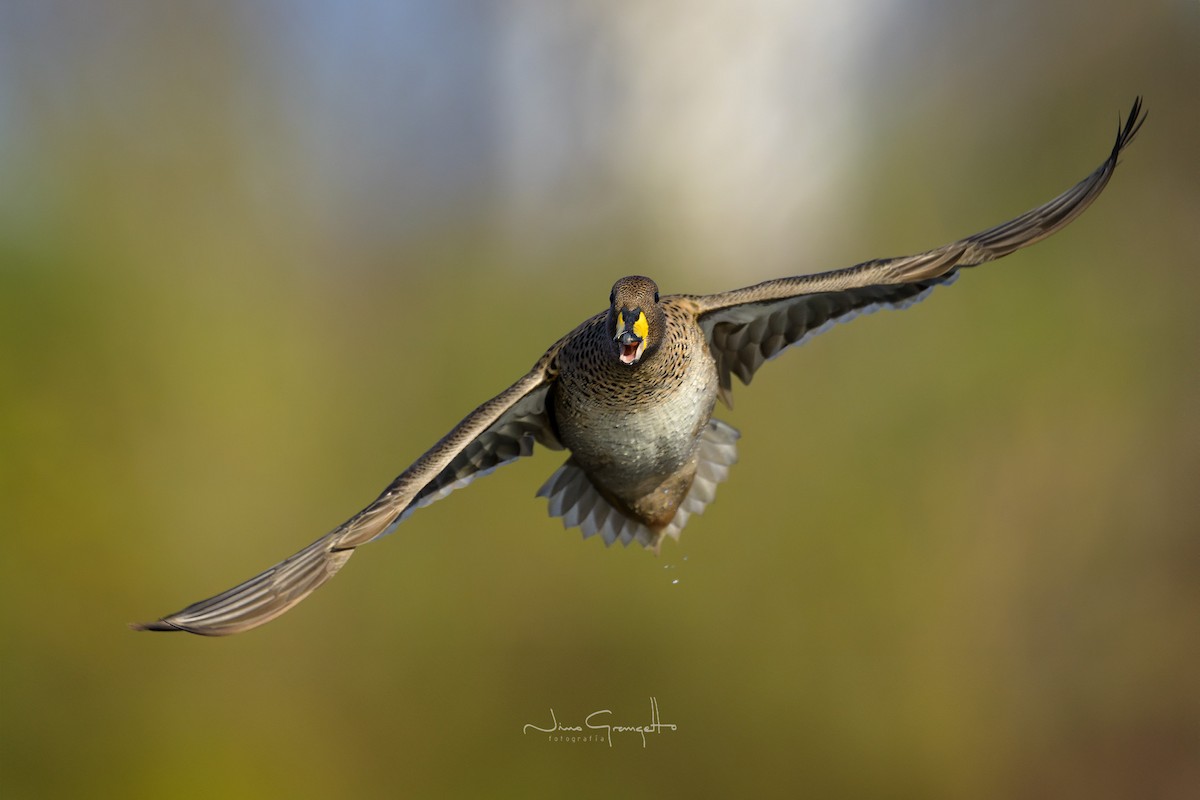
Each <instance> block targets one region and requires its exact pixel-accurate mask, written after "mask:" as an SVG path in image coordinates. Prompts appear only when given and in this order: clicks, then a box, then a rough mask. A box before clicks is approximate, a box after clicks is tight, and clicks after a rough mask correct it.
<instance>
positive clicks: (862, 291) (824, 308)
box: [671, 97, 1146, 403]
mask: <svg viewBox="0 0 1200 800" xmlns="http://www.w3.org/2000/svg"><path fill="white" fill-rule="evenodd" d="M1145 119H1146V117H1145V114H1144V113H1143V112H1142V100H1141V98H1140V97H1139V98H1137V99H1136V100H1135V101H1134V103H1133V107H1132V108H1131V109H1130V111H1129V117H1128V119H1127V120H1126V121H1125V124H1124V126H1121V125H1118V133H1117V139H1116V142H1115V143H1114V145H1113V148H1112V151H1111V153H1110V154H1109V156H1108V158H1107V159H1105V161H1104V163H1103V164H1101V165H1100V166H1099V167H1097V168H1096V169H1095V171H1093V172H1092V174H1091V175H1089V176H1088V177H1086V178H1084V179H1083V180H1082V181H1080V182H1079V183H1078V184H1076V185H1075V186H1073V187H1071V188H1070V189H1068V190H1067V191H1066V192H1063V193H1062V194H1061V195H1059V196H1058V197H1055V198H1054V199H1053V200H1050V201H1049V202H1047V203H1044V204H1042V205H1040V206H1038V207H1037V208H1034V209H1031V210H1029V211H1027V212H1025V213H1024V214H1021V215H1020V216H1018V217H1015V218H1014V219H1011V220H1009V221H1007V222H1003V223H1001V224H999V225H996V226H993V227H991V228H988V229H987V230H984V231H980V232H979V233H976V234H974V235H972V236H968V237H966V238H965V239H960V240H959V241H956V242H951V243H950V244H947V245H944V246H942V247H939V248H936V249H934V250H929V251H926V252H924V253H917V254H915V255H910V256H902V257H899V258H883V259H875V260H872V261H866V262H863V263H861V264H856V265H854V266H852V267H847V268H845V269H839V270H833V271H830V272H822V273H817V274H814V275H801V276H798V277H794V278H780V279H778V280H772V281H766V282H765V283H760V284H756V285H754V286H748V287H746V288H744V289H735V290H733V291H730V292H722V293H720V294H711V295H676V296H675V297H674V298H671V299H672V300H675V301H676V302H683V303H685V304H688V305H689V306H690V307H691V308H693V309H694V312H693V313H695V314H696V315H697V317H698V319H699V322H700V325H701V327H702V328H703V329H704V331H705V334H706V335H707V337H708V341H709V345H710V347H711V348H712V351H713V355H714V357H715V358H716V361H717V369H718V373H719V377H720V382H721V396H722V398H723V399H724V400H725V401H726V402H727V403H728V402H729V401H730V400H731V389H732V379H731V376H733V375H736V376H737V377H738V378H739V379H740V380H741V381H742V382H743V383H749V382H750V379H751V378H752V377H753V375H754V373H755V372H756V371H757V370H758V368H759V367H761V366H762V365H763V364H764V363H765V362H766V361H767V360H768V359H770V358H773V357H774V356H776V355H778V354H779V353H780V352H782V351H783V350H784V349H785V348H787V347H790V346H793V345H797V344H800V343H802V342H803V341H805V340H806V339H808V337H809V336H812V335H814V334H816V333H819V332H821V331H823V330H825V329H826V328H828V326H829V325H831V324H833V323H834V322H843V321H846V320H848V319H852V318H853V317H854V316H857V315H858V314H863V313H870V312H872V311H875V310H878V309H880V308H904V307H907V306H909V305H912V304H913V303H916V302H919V301H920V300H922V299H924V298H925V297H926V296H927V295H928V294H929V292H930V291H932V290H933V288H934V287H935V286H938V285H941V284H948V283H950V282H951V281H953V280H954V278H955V277H956V275H957V271H958V270H959V269H961V268H963V267H973V266H977V265H979V264H984V263H986V262H988V261H993V260H995V259H997V258H1002V257H1004V256H1006V255H1008V254H1010V253H1013V252H1015V251H1017V250H1020V249H1021V248H1023V247H1028V246H1029V245H1031V244H1034V243H1035V242H1039V241H1041V240H1042V239H1045V238H1046V237H1047V236H1050V235H1052V234H1054V233H1056V232H1057V231H1059V230H1061V229H1062V228H1063V227H1065V226H1066V225H1067V224H1068V223H1069V222H1071V221H1072V220H1073V219H1075V218H1076V217H1077V216H1079V215H1080V214H1081V213H1083V211H1084V209H1086V208H1087V207H1088V206H1090V205H1091V204H1092V202H1093V201H1094V200H1095V199H1096V198H1097V197H1098V196H1099V195H1100V192H1101V191H1103V190H1104V187H1105V186H1106V185H1107V184H1108V181H1109V178H1111V177H1112V174H1113V171H1114V170H1115V169H1116V167H1117V160H1118V157H1119V156H1120V154H1121V151H1122V150H1124V149H1125V148H1126V147H1127V146H1128V145H1129V143H1130V142H1131V141H1133V138H1134V136H1136V135H1137V132H1138V130H1139V129H1140V128H1141V126H1142V123H1143V122H1144V121H1145Z"/></svg>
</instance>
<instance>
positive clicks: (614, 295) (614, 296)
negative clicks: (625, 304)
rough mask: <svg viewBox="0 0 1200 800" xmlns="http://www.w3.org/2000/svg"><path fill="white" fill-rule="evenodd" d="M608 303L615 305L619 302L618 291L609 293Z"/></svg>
mask: <svg viewBox="0 0 1200 800" xmlns="http://www.w3.org/2000/svg"><path fill="white" fill-rule="evenodd" d="M608 304H609V305H610V306H615V305H616V304H617V293H616V292H609V293H608Z"/></svg>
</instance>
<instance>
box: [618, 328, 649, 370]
mask: <svg viewBox="0 0 1200 800" xmlns="http://www.w3.org/2000/svg"><path fill="white" fill-rule="evenodd" d="M617 344H618V345H619V346H620V348H621V362H622V363H624V364H633V363H634V362H636V361H637V360H638V359H639V358H641V357H642V351H644V350H645V349H646V340H645V339H642V338H641V337H639V336H638V335H637V334H636V333H634V332H633V331H631V330H624V331H622V332H621V335H620V336H618V337H617Z"/></svg>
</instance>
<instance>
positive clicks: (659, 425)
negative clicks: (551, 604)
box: [134, 98, 1145, 636]
mask: <svg viewBox="0 0 1200 800" xmlns="http://www.w3.org/2000/svg"><path fill="white" fill-rule="evenodd" d="M1144 119H1145V117H1144V115H1143V114H1142V110H1141V98H1138V100H1137V101H1135V102H1134V104H1133V108H1132V109H1131V110H1130V112H1129V118H1128V120H1126V122H1125V124H1124V126H1123V127H1119V132H1118V135H1117V140H1116V143H1115V144H1114V145H1113V148H1112V152H1111V153H1110V154H1109V156H1108V158H1107V159H1106V160H1105V161H1104V163H1103V164H1101V165H1100V166H1099V167H1098V168H1097V169H1096V171H1095V172H1093V173H1092V174H1091V175H1089V176H1088V177H1087V178H1085V179H1084V180H1083V181H1081V182H1080V183H1078V184H1077V185H1076V186H1075V187H1073V188H1072V189H1070V190H1068V191H1067V192H1064V193H1063V194H1061V195H1059V196H1058V197H1056V198H1054V199H1053V200H1051V201H1050V202H1048V203H1045V204H1044V205H1041V206H1038V207H1037V208H1035V209H1033V210H1031V211H1028V212H1026V213H1025V214H1022V215H1021V216H1019V217H1017V218H1016V219H1013V220H1010V221H1008V222H1005V223H1003V224H1001V225H997V226H995V227H992V228H988V229H987V230H985V231H983V232H982V233H977V234H975V235H973V236H968V237H967V238H965V239H961V240H959V241H957V242H953V243H951V244H948V245H945V246H943V247H939V248H936V249H934V250H930V251H928V252H924V253H919V254H917V255H912V256H904V257H901V258H884V259H876V260H874V261H867V262H864V263H862V264H858V265H856V266H853V267H849V268H847V269H839V270H834V271H831V272H822V273H819V274H814V275H802V276H799V277H794V278H781V279H779V280H772V281H767V282H765V283H759V284H756V285H754V286H750V287H747V288H744V289H735V290H733V291H730V292H722V293H720V294H710V295H687V294H676V295H667V296H665V297H660V296H659V292H658V286H657V285H656V284H655V283H654V281H652V280H650V279H649V278H644V277H640V276H632V277H626V278H621V279H620V280H619V281H617V282H616V285H614V286H613V289H612V294H611V295H610V296H609V303H608V308H607V309H606V310H605V311H602V312H600V313H599V314H597V315H596V316H594V317H592V318H591V319H588V320H586V321H585V322H584V323H583V324H582V325H580V326H579V327H577V328H576V329H575V330H573V331H571V332H570V333H568V334H567V335H566V336H564V337H563V338H562V339H560V340H559V341H558V342H556V343H555V344H554V345H553V346H552V347H551V348H550V349H549V350H547V351H546V353H545V354H544V355H543V356H542V357H541V358H539V359H538V361H537V363H536V364H534V366H533V369H531V370H530V371H529V373H528V374H526V375H525V376H524V377H522V378H521V379H520V380H519V381H517V382H516V383H514V384H513V385H512V386H510V387H509V388H508V389H506V390H504V391H503V392H501V393H500V394H499V395H497V396H496V397H494V398H492V399H491V400H488V401H487V402H486V403H484V404H483V405H481V406H479V408H477V409H475V410H474V411H472V412H471V413H470V414H468V415H467V416H466V418H465V419H463V421H462V422H460V423H459V424H458V425H456V426H455V427H454V429H453V430H451V431H450V432H449V433H448V434H446V435H445V436H444V437H443V438H442V439H441V441H439V442H438V443H437V444H435V445H434V446H433V447H432V448H430V449H429V451H428V452H426V453H425V454H424V455H422V456H421V457H420V458H418V459H417V460H416V462H415V463H414V464H413V465H412V466H411V467H409V468H408V469H406V470H405V471H404V472H403V473H401V474H400V476H399V477H398V478H396V480H395V481H393V482H392V484H391V485H390V486H388V487H387V489H385V490H384V492H383V494H381V495H380V496H379V497H378V498H377V499H376V500H375V501H374V502H373V503H371V504H370V505H369V506H367V507H366V508H364V509H363V510H362V511H360V512H359V513H357V514H355V515H354V516H353V517H351V518H350V519H349V520H347V521H346V522H345V523H343V524H342V525H341V526H339V527H338V528H337V529H335V530H333V531H332V532H330V533H328V534H326V535H325V536H322V537H321V538H320V539H318V540H317V541H315V542H313V543H312V544H311V545H309V546H308V547H306V548H304V549H303V550H301V551H300V552H298V553H296V554H295V555H293V556H291V557H290V558H287V559H285V560H283V561H281V562H280V563H278V564H276V565H275V566H273V567H271V568H270V569H268V570H267V571H265V572H263V573H262V574H260V575H258V576H256V577H254V578H251V579H250V580H248V581H246V582H245V583H242V584H239V585H238V586H235V587H234V588H232V589H230V590H229V591H226V592H223V593H221V594H219V595H216V596H215V597H211V598H209V599H207V600H202V601H200V602H198V603H194V604H193V605H190V606H188V607H187V608H185V609H183V610H182V611H179V612H177V613H175V614H171V615H170V616H167V617H163V618H162V619H160V620H158V621H156V622H151V623H146V624H142V625H135V626H134V627H135V628H139V629H143V630H157V631H189V632H191V633H198V634H205V635H210V636H219V635H223V634H230V633H237V632H239V631H243V630H247V629H249V628H253V627H255V626H257V625H261V624H263V623H264V622H267V621H269V620H271V619H274V618H275V617H277V616H279V615H280V614H282V613H283V612H285V611H287V610H288V609H289V608H291V607H292V606H294V605H295V604H296V603H299V602H300V601H301V600H303V599H304V598H305V597H307V596H308V595H309V594H310V593H311V592H312V591H313V590H314V589H316V588H317V587H318V586H320V585H321V584H322V583H324V582H325V581H326V580H328V579H329V578H330V577H331V576H332V575H333V574H334V573H335V572H337V571H338V570H339V569H340V568H341V567H342V565H343V564H345V563H346V560H347V559H349V558H350V556H351V555H352V554H353V553H354V551H355V549H356V548H357V547H358V546H359V545H363V544H366V543H367V542H369V541H372V540H374V539H377V538H379V537H380V536H383V535H385V534H387V533H389V532H391V531H392V530H393V529H395V527H396V526H397V525H398V524H399V523H401V522H403V521H404V520H405V519H407V518H408V516H409V515H410V514H412V512H413V511H415V510H416V509H418V508H421V507H422V506H427V505H429V504H430V503H432V502H434V501H436V500H440V499H441V498H443V497H445V496H446V495H448V494H450V493H451V492H453V491H454V490H455V489H459V488H461V487H463V486H466V485H467V484H468V483H470V482H471V481H473V480H474V479H476V478H478V477H480V476H482V475H486V474H488V473H489V472H491V471H492V470H494V469H495V468H497V467H499V466H503V465H504V464H508V463H510V462H512V461H514V460H516V459H518V458H520V457H522V456H527V455H530V454H531V453H533V451H534V443H535V442H536V443H540V444H542V445H544V446H546V447H548V448H550V449H552V450H561V449H563V448H566V449H567V450H569V451H570V452H571V456H570V458H568V459H567V461H566V463H564V464H563V465H562V466H561V467H559V468H558V470H557V471H556V472H554V474H552V475H551V476H550V478H549V480H547V481H546V483H545V485H543V486H542V488H541V490H540V491H539V492H538V494H539V495H542V496H545V497H547V498H549V510H550V514H551V515H553V516H556V517H562V520H563V524H564V525H565V526H566V527H579V528H581V529H582V531H583V536H584V537H585V538H586V537H589V536H592V535H593V534H596V533H599V534H600V535H601V537H602V538H603V539H604V542H605V543H606V544H612V543H613V542H616V541H620V542H621V543H622V544H629V543H630V542H632V541H637V542H638V543H640V544H641V545H643V546H644V547H648V548H652V549H655V550H657V548H658V546H659V544H660V542H661V541H662V538H663V537H664V536H671V537H676V538H677V537H678V536H679V532H680V531H681V530H682V529H683V526H684V524H685V523H686V522H687V519H688V517H689V515H691V514H697V513H700V512H701V511H702V510H703V509H704V507H705V506H706V505H707V504H708V503H709V502H710V501H711V500H712V499H713V494H714V491H715V489H716V485H717V484H718V483H719V482H721V481H722V480H724V478H725V476H726V475H727V473H728V471H729V467H730V465H731V464H733V462H734V461H735V460H736V441H737V438H738V433H737V431H735V430H734V429H733V428H731V427H730V426H729V425H727V424H725V423H724V422H721V421H719V420H715V419H713V418H712V412H713V407H714V406H715V405H716V402H717V399H718V398H720V399H722V400H724V401H725V402H726V404H729V402H730V399H731V389H732V379H733V376H735V375H736V376H737V377H738V378H739V379H740V380H741V381H742V382H743V383H749V382H750V379H751V377H752V376H753V375H754V372H755V371H756V370H757V369H758V368H759V367H760V366H762V364H763V363H764V362H765V361H767V360H768V359H770V358H773V357H775V356H777V355H779V353H781V352H782V351H783V350H784V349H786V348H788V347H790V346H792V345H796V344H800V343H801V342H803V341H805V340H807V339H808V338H809V337H810V336H812V335H814V334H816V333H820V332H821V331H823V330H825V329H826V328H828V327H829V326H830V325H832V324H833V323H834V322H844V321H846V320H848V319H850V318H852V317H854V316H856V315H858V314H863V313H867V312H871V311H875V310H876V309H880V308H904V307H907V306H909V305H912V304H913V303H916V302H918V301H920V300H921V299H923V298H924V297H925V296H926V295H928V294H929V293H930V292H931V291H932V290H933V288H934V287H935V286H939V285H943V284H948V283H950V282H951V281H953V280H954V279H955V278H956V277H957V276H958V270H959V269H961V268H963V267H973V266H976V265H978V264H983V263H986V262H988V261H992V260H994V259H997V258H1000V257H1002V256H1006V255H1008V254H1009V253H1012V252H1015V251H1016V250H1019V249H1021V248H1022V247H1026V246H1028V245H1031V244H1033V243H1034V242H1037V241H1040V240H1041V239H1044V238H1046V237H1047V236H1050V235H1051V234H1053V233H1055V232H1056V231H1058V230H1061V229H1062V228H1063V227H1064V226H1066V225H1067V223H1069V222H1070V221H1071V220H1073V219H1075V217H1077V216H1078V215H1079V214H1080V213H1082V212H1083V210H1084V209H1086V208H1087V207H1088V206H1089V205H1091V203H1092V201H1094V200H1095V199H1096V197H1097V196H1099V194H1100V192H1101V191H1102V190H1103V189H1104V187H1105V185H1106V184H1107V183H1108V180H1109V178H1110V177H1111V176H1112V173H1113V170H1114V169H1116V166H1117V159H1118V157H1119V156H1120V154H1121V151H1122V150H1123V149H1124V148H1125V147H1126V146H1127V145H1128V144H1129V143H1130V141H1132V140H1133V138H1134V136H1135V134H1136V133H1137V131H1138V129H1139V127H1140V126H1141V124H1142V122H1143V121H1144Z"/></svg>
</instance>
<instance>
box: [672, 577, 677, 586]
mask: <svg viewBox="0 0 1200 800" xmlns="http://www.w3.org/2000/svg"><path fill="white" fill-rule="evenodd" d="M677 583H679V578H676V579H675V580H673V581H671V585H672V586H674V585H675V584H677Z"/></svg>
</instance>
